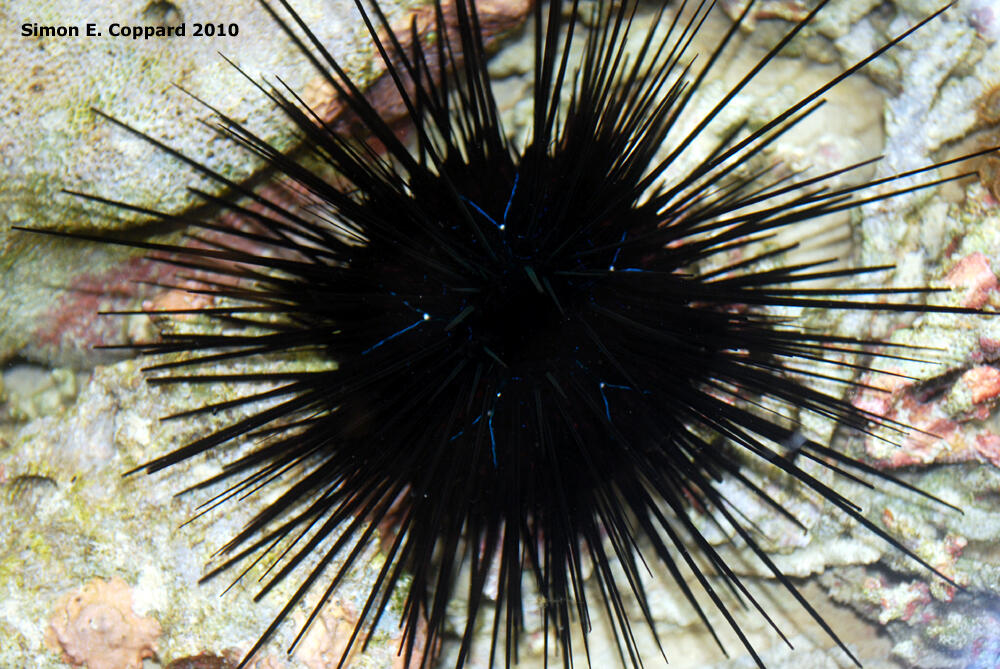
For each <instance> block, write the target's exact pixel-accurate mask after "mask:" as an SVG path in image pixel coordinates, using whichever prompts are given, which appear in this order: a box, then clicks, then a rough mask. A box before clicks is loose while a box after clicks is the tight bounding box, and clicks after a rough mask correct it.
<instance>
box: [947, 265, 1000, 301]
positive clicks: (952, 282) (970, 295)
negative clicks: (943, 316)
mask: <svg viewBox="0 0 1000 669" xmlns="http://www.w3.org/2000/svg"><path fill="white" fill-rule="evenodd" d="M945 283H946V284H948V285H949V286H951V287H952V288H965V289H966V293H965V296H964V297H963V298H962V306H963V307H970V308H973V309H980V308H982V307H983V305H985V304H986V303H987V302H988V301H989V299H990V292H991V291H995V290H997V287H998V282H997V277H996V275H995V274H994V273H993V270H992V269H990V261H989V258H988V257H987V256H986V254H985V253H982V252H981V251H976V252H975V253H971V254H969V255H967V256H965V257H964V258H962V259H961V260H959V261H958V262H957V263H955V266H954V267H952V268H951V271H949V272H948V275H947V276H946V277H945Z"/></svg>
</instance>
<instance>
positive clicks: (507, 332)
mask: <svg viewBox="0 0 1000 669" xmlns="http://www.w3.org/2000/svg"><path fill="white" fill-rule="evenodd" d="M557 285H558V284H557V282H553V281H552V280H551V279H550V278H549V277H548V276H547V275H546V273H544V272H541V271H539V270H538V269H536V268H534V267H532V266H531V265H526V264H512V265H511V266H510V267H508V268H507V269H506V271H505V272H504V273H503V275H502V276H501V277H500V278H499V279H498V280H497V281H496V282H495V283H494V284H493V285H491V286H489V287H488V288H487V290H486V291H485V292H484V293H483V295H482V298H481V302H480V304H479V306H478V308H477V310H476V311H477V314H478V316H477V317H476V318H473V319H472V322H471V323H470V336H471V338H472V339H473V341H474V342H477V343H479V344H480V345H481V346H483V347H484V348H486V349H489V350H488V351H487V353H488V354H492V355H495V356H496V357H498V358H500V360H502V361H503V363H504V364H506V365H507V366H509V367H513V368H516V367H522V366H525V365H527V366H534V365H536V364H537V363H545V362H554V359H555V358H558V357H561V356H559V350H561V349H563V348H565V346H566V342H565V341H564V339H563V338H562V337H561V336H560V335H561V332H562V330H563V324H564V323H565V321H566V317H565V316H564V315H563V313H562V312H561V311H560V309H559V305H557V304H556V299H559V300H560V301H561V300H563V296H559V295H558V294H556V293H555V292H554V291H555V290H557V288H556V286H557Z"/></svg>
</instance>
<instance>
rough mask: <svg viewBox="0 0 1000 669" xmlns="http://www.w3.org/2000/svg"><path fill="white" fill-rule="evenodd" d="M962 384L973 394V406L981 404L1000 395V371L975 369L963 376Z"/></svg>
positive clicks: (992, 368)
mask: <svg viewBox="0 0 1000 669" xmlns="http://www.w3.org/2000/svg"><path fill="white" fill-rule="evenodd" d="M962 382H963V383H964V384H965V385H966V387H967V388H968V389H969V391H970V392H971V393H972V403H973V404H980V403H982V402H985V401H987V400H992V399H994V398H995V397H996V396H997V395H1000V369H997V368H996V367H990V366H988V365H980V366H979V367H973V368H972V369H970V370H969V371H967V372H966V373H965V374H963V375H962Z"/></svg>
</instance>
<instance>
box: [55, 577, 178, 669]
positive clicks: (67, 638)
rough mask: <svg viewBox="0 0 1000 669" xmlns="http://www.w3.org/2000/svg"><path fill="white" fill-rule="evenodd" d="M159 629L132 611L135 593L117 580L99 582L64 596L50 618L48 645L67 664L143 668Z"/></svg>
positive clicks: (105, 668)
mask: <svg viewBox="0 0 1000 669" xmlns="http://www.w3.org/2000/svg"><path fill="white" fill-rule="evenodd" d="M159 636H160V624H159V623H158V622H157V621H156V620H155V619H154V618H144V617H139V616H137V615H136V614H135V613H134V612H133V611H132V589H131V588H130V587H129V585H128V584H127V583H125V581H123V580H122V579H120V578H118V577H115V578H112V579H111V580H110V581H105V580H102V579H94V580H93V581H91V582H90V583H87V584H86V585H84V586H83V587H82V588H80V589H79V590H76V591H74V592H71V593H69V594H67V595H65V596H63V597H62V598H61V599H60V600H59V601H58V602H57V603H56V607H55V611H54V612H53V613H52V616H51V617H50V618H49V629H48V631H47V632H46V636H45V641H46V643H47V644H48V645H49V646H50V647H52V648H53V649H55V650H58V651H61V652H62V658H63V660H64V661H65V662H67V663H69V664H72V665H73V666H76V667H87V669H140V667H142V660H143V658H146V657H152V656H153V653H154V652H155V651H156V639H157V637H159Z"/></svg>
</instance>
